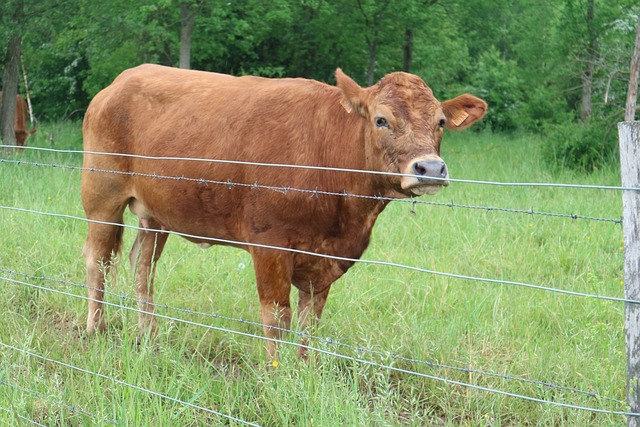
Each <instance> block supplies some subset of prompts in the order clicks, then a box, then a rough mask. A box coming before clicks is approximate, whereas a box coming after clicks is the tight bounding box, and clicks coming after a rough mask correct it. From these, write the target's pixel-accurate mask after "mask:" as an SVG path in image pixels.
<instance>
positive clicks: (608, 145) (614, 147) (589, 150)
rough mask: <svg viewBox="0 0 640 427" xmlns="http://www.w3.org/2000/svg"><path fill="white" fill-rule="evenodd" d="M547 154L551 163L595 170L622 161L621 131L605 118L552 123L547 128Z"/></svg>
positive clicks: (585, 170) (587, 170) (548, 161)
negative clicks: (619, 135) (619, 136)
mask: <svg viewBox="0 0 640 427" xmlns="http://www.w3.org/2000/svg"><path fill="white" fill-rule="evenodd" d="M543 155H544V159H545V161H546V162H547V164H549V165H551V166H556V167H558V166H559V167H564V168H569V169H574V170H581V171H584V172H593V171H594V170H597V169H601V168H603V167H610V166H611V165H612V164H614V163H616V162H617V161H618V159H619V151H618V133H617V132H616V130H615V127H614V126H613V125H612V124H611V123H610V122H607V121H604V120H594V121H590V122H587V123H581V122H577V123H576V122H571V121H569V122H567V123H560V124H556V125H551V126H548V127H547V128H546V130H545V145H544V150H543Z"/></svg>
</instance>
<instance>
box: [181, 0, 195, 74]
mask: <svg viewBox="0 0 640 427" xmlns="http://www.w3.org/2000/svg"><path fill="white" fill-rule="evenodd" d="M195 24H196V10H195V5H194V4H193V3H189V2H181V3H180V68H185V69H189V68H191V34H193V27H194V26H195Z"/></svg>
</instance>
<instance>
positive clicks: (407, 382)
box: [0, 124, 627, 426]
mask: <svg viewBox="0 0 640 427" xmlns="http://www.w3.org/2000/svg"><path fill="white" fill-rule="evenodd" d="M38 132H39V134H38V138H37V139H35V140H31V141H30V143H31V144H32V145H39V146H42V147H51V144H50V138H49V136H50V135H51V136H52V137H53V140H54V145H53V148H72V149H80V148H81V135H80V129H79V125H77V124H58V125H55V126H54V125H51V126H48V127H47V126H42V127H41V128H40V129H39V131H38ZM541 144H542V141H541V140H540V139H539V138H538V137H529V136H519V137H510V136H502V135H491V134H480V135H478V134H473V133H460V134H449V135H447V136H446V137H445V141H444V143H443V152H442V155H443V157H444V159H445V160H446V161H447V163H448V165H449V169H450V171H451V175H452V177H454V178H465V179H474V180H487V181H502V182H514V181H517V182H563V183H581V184H602V185H619V182H620V179H619V171H618V169H617V168H614V167H612V168H611V169H610V170H602V171H598V172H596V173H593V174H591V175H581V174H577V173H570V172H566V171H558V170H551V169H549V168H548V167H547V166H546V165H545V164H544V163H543V162H542V161H541V157H540V145H541ZM5 158H6V159H20V160H23V161H28V162H39V163H43V164H44V163H46V164H66V165H74V166H79V165H80V164H81V155H79V154H60V153H50V152H34V151H30V150H25V151H24V152H23V153H22V154H20V155H17V156H14V155H11V156H9V155H5ZM79 186H80V172H79V171H77V170H70V169H64V168H60V167H48V166H33V165H28V164H15V163H0V205H2V206H9V207H18V208H24V209H30V210H35V211H44V212H51V213H60V214H67V215H72V216H80V217H82V216H83V212H82V207H81V203H80V191H79ZM420 200H422V201H431V202H438V203H454V204H456V205H470V206H486V207H500V208H508V209H519V210H529V209H533V210H534V211H535V212H550V213H563V214H576V215H580V216H589V217H598V218H611V219H620V218H621V195H620V193H619V192H617V191H610V190H590V189H589V190H585V189H567V188H531V187H503V186H492V185H479V184H467V183H452V185H451V186H450V187H448V188H446V189H444V190H443V191H441V192H440V194H438V195H437V196H433V197H428V196H425V197H423V198H421V199H420ZM128 224H131V225H135V221H133V218H132V217H131V216H129V217H128ZM86 228H87V227H86V223H85V222H82V221H79V220H74V219H66V218H58V217H51V216H44V215H38V214H34V213H28V212H20V211H14V210H8V209H0V241H1V242H2V246H1V250H0V269H2V270H0V276H1V277H2V278H3V279H2V281H0V311H1V313H2V321H1V322H0V341H1V342H2V346H0V407H1V410H0V425H7V426H22V425H31V422H29V421H27V420H25V419H23V418H21V417H24V418H27V419H29V420H31V421H32V422H37V423H40V424H41V425H45V426H85V425H111V424H113V423H115V424H116V425H118V426H200V425H233V426H236V425H243V424H242V422H240V421H234V420H232V419H229V418H225V417H224V416H220V415H217V414H216V413H214V412H213V411H215V412H217V413H222V414H225V415H228V416H231V417H235V418H237V419H239V420H243V421H247V422H251V423H256V424H259V425H262V426H396V425H402V426H431V425H445V426H449V425H451V426H457V425H465V426H523V425H524V426H527V425H531V426H533V425H544V426H587V425H598V426H608V425H626V419H625V417H624V416H621V415H612V414H606V413H604V414H603V413H594V412H591V411H586V410H581V409H571V408H566V407H559V406H555V405H552V404H549V403H538V402H533V401H528V400H524V399H522V398H517V397H511V396H506V395H502V394H497V393H493V392H489V391H485V390H483V389H478V388H470V387H468V386H465V385H461V384H459V383H465V384H472V385H474V386H480V387H482V388H490V389H497V390H501V391H504V392H508V393H514V394H519V395H526V396H530V397H532V398H535V399H540V400H544V401H553V402H561V403H567V404H571V405H578V406H586V407H591V408H601V409H607V410H617V411H625V410H627V406H626V405H625V404H624V403H623V401H624V400H625V364H626V361H625V344H624V323H623V320H624V318H623V304H622V303H619V302H611V301H604V300H600V299H594V298H585V297H579V296H572V295H564V294H560V293H556V292H550V291H545V290H539V289H530V288H526V287H522V286H516V285H510V284H499V283H488V282H483V281H473V280H467V279H460V278H455V277H447V276H442V275H434V274H428V273H422V272H416V271H411V270H407V269H400V268H393V267H388V266H380V265H372V264H357V265H356V266H354V267H353V268H352V269H351V270H350V271H349V272H348V273H347V274H346V275H345V276H344V277H343V278H342V279H340V280H339V281H338V282H337V283H336V284H335V285H334V287H333V290H332V294H331V295H330V297H329V301H328V303H327V307H326V309H325V311H324V315H323V320H322V322H321V323H320V325H319V326H318V327H317V328H316V330H314V331H313V334H314V335H315V336H318V337H323V338H330V339H331V342H329V341H327V340H326V339H317V340H313V341H312V345H313V346H314V347H317V348H319V349H321V350H323V351H327V352H330V353H340V354H343V355H345V356H346V357H337V356H333V355H329V354H320V355H319V356H318V357H317V358H312V360H311V362H309V363H302V362H299V361H298V360H297V358H296V354H297V347H296V346H294V345H284V346H283V348H282V354H281V359H280V365H279V366H278V367H277V369H271V370H267V369H265V365H266V360H267V359H266V354H265V350H264V341H263V340H262V339H260V338H255V337H250V336H245V335H240V334H238V333H234V332H229V331H226V332H225V331H221V330H215V329H211V328H206V327H204V326H198V325H194V324H186V323H184V322H180V321H178V320H175V319H167V318H161V319H159V322H158V324H159V327H160V333H159V336H158V337H157V339H156V340H155V341H153V342H146V343H143V344H141V345H136V325H137V314H136V313H135V312H133V311H130V310H127V309H125V308H120V307H117V306H112V307H109V308H108V310H107V320H108V330H107V333H106V334H105V335H104V336H98V337H91V338H88V337H85V336H84V335H83V334H82V330H83V328H84V324H85V311H86V301H85V300H83V299H82V298H76V297H73V296H69V295H63V294H59V293H54V292H53V291H50V290H45V289H41V288H34V287H30V286H28V285H26V284H23V283H20V282H26V283H30V284H34V285H37V286H40V287H47V288H50V289H55V290H58V291H63V292H66V293H70V294H74V295H78V296H80V297H85V296H86V290H85V289H82V288H81V287H78V286H74V284H82V283H84V261H83V258H82V255H81V253H82V246H83V243H84V238H85V233H86ZM134 234H135V233H134V232H133V231H132V230H128V231H127V232H125V246H124V247H125V248H128V247H130V245H131V243H132V241H133V237H134ZM622 249H623V242H622V229H621V226H620V225H619V224H616V223H613V222H605V221H591V220H585V219H571V218H565V217H552V216H543V215H530V214H523V213H511V212H501V211H496V210H488V209H468V208H463V207H457V206H456V207H447V206H437V205H424V204H416V205H415V206H412V204H410V203H399V202H396V203H392V204H391V205H390V206H389V207H388V208H387V210H386V211H385V212H384V213H383V214H382V215H381V217H380V219H379V221H378V223H377V224H376V227H375V229H374V234H373V239H372V243H371V245H370V247H369V249H368V250H367V252H365V255H364V257H363V258H365V259H368V260H379V261H390V262H394V263H399V264H404V265H410V266H416V267H420V268H423V269H428V270H434V271H438V272H443V273H455V274H459V275H465V276H474V277H481V278H491V279H500V280H506V281H515V282H522V283H528V284H535V285H539V286H546V287H552V288H557V289H564V290H571V291H576V292H582V293H588V294H601V295H609V296H615V297H622V296H623V282H622V280H623V274H622V269H623V250H622ZM125 256H126V252H125V253H124V254H123V256H122V258H125ZM127 264H128V263H125V262H122V263H120V266H119V268H118V274H117V276H116V279H114V281H113V283H110V286H109V288H108V290H109V291H110V292H112V293H113V294H109V295H108V297H107V301H109V302H111V303H113V304H114V305H124V306H126V307H131V308H134V307H135V306H136V304H135V303H134V302H133V301H131V300H130V299H128V298H134V297H135V293H134V289H133V285H132V277H131V272H130V271H129V267H128V265H127ZM34 276H35V277H34ZM48 279H53V280H48ZM68 282H71V283H68ZM293 292H295V291H293ZM292 299H293V300H294V301H295V300H296V298H295V295H294V298H292ZM156 302H157V303H158V304H160V305H162V304H166V305H168V306H171V307H175V308H179V309H183V310H186V311H179V310H176V309H175V308H166V307H164V308H163V307H158V309H157V312H158V313H159V314H161V315H164V316H168V317H172V318H181V319H186V320H189V321H190V322H194V323H199V324H206V325H211V326H214V327H216V328H222V329H228V330H230V331H237V332H240V333H243V334H249V335H257V336H258V337H261V336H262V330H261V328H260V327H259V326H256V325H255V324H252V322H258V321H259V311H258V307H259V305H258V298H257V292H256V289H255V283H254V278H253V272H252V268H251V260H250V257H249V256H248V254H246V253H244V252H242V251H239V250H236V249H230V248H224V247H213V248H211V249H209V250H207V251H202V250H200V249H198V248H197V247H196V246H195V245H192V244H190V243H188V242H187V241H185V240H182V239H180V238H178V237H175V236H173V237H171V238H170V239H169V241H168V244H167V247H166V249H165V252H164V255H163V257H162V258H161V260H160V263H159V265H158V272H157V281H156ZM202 313H207V314H208V315H204V314H202ZM213 314H217V315H219V316H218V317H215V316H212V315H213ZM220 316H225V317H230V318H233V319H236V320H233V319H227V318H222V317H220ZM238 319H244V320H243V321H238ZM287 339H288V340H290V341H293V342H295V341H297V337H296V336H295V335H294V334H289V335H288V336H287ZM332 342H339V343H343V344H348V345H349V347H343V346H338V345H335V344H332ZM8 346H11V347H15V348H18V349H20V350H16V349H14V348H11V347H8ZM366 350H373V351H374V353H372V352H369V351H366ZM27 351H28V352H29V353H27ZM30 353H33V354H35V355H37V356H35V355H32V354H30ZM44 358H46V359H44ZM356 359H363V360H367V361H370V362H373V364H372V363H362V362H359V361H356ZM54 361H57V362H62V363H63V364H64V365H63V364H61V363H57V362H54ZM420 361H423V362H429V363H419V362H420ZM434 364H436V365H434ZM67 365H72V366H73V367H76V368H80V369H82V370H86V371H90V372H92V373H87V372H83V371H80V370H78V369H74V368H72V367H70V366H67ZM442 365H447V366H451V367H456V368H462V370H460V369H450V368H446V367H444V366H442ZM404 371H411V372H414V373H411V372H409V373H407V372H404ZM478 371H482V372H490V373H494V374H500V375H501V376H488V375H484V374H482V373H481V372H478ZM96 373H97V374H98V375H96ZM416 373H418V374H419V375H418V374H416ZM434 377H437V378H444V379H447V380H451V381H455V382H457V383H448V382H444V381H442V380H439V379H434ZM518 378H521V379H526V380H535V382H530V381H521V380H518ZM125 383H126V384H125ZM542 383H551V384H554V385H557V386H562V387H564V388H558V387H549V386H546V385H544V384H542ZM131 386H134V387H139V388H142V389H145V390H150V391H153V392H155V393H160V394H162V395H165V396H166V397H161V396H158V395H154V394H152V393H149V392H147V391H141V390H139V389H136V388H134V387H131ZM572 389H578V390H580V391H582V393H580V392H576V391H573V390H572ZM589 393H591V394H589ZM174 399H177V400H178V401H176V400H174ZM611 399H614V400H611ZM616 400H617V401H616ZM185 402H186V404H185ZM190 405H196V406H198V407H202V408H206V409H208V410H205V409H198V408H195V407H193V406H190Z"/></svg>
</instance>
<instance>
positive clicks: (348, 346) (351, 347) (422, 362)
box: [0, 267, 625, 405]
mask: <svg viewBox="0 0 640 427" xmlns="http://www.w3.org/2000/svg"><path fill="white" fill-rule="evenodd" d="M0 271H3V272H5V273H9V274H12V275H14V276H21V277H23V278H25V279H36V280H42V281H46V282H51V283H57V284H61V285H65V286H72V287H75V288H77V289H83V290H97V291H99V292H101V293H103V294H104V295H110V296H113V297H114V298H117V299H118V300H120V301H129V302H133V303H136V304H139V305H142V306H144V305H148V304H150V303H149V302H147V301H141V300H139V299H137V298H133V297H130V296H128V295H124V294H118V293H116V292H111V291H108V290H105V289H95V288H90V287H89V286H87V285H84V284H81V283H74V282H71V281H69V280H64V279H54V278H51V277H46V276H44V275H42V276H36V275H32V274H26V273H20V272H18V271H14V270H11V269H8V268H4V267H0ZM0 279H2V278H1V277H0ZM153 305H154V307H155V308H156V309H164V310H168V311H169V310H170V311H176V312H179V313H184V314H188V315H196V316H202V317H207V318H212V319H221V320H227V321H232V322H236V323H240V324H245V325H249V326H254V327H257V328H264V327H265V326H266V325H264V324H262V323H260V322H253V321H250V320H245V319H238V318H235V317H230V316H225V315H222V314H218V313H205V312H201V311H196V310H191V309H186V308H181V307H174V306H170V305H167V304H162V303H153ZM267 327H269V328H270V329H276V330H279V331H281V332H285V333H290V334H292V335H295V336H297V337H299V338H302V339H308V340H314V341H318V342H321V343H324V344H326V345H330V346H332V347H341V348H345V349H348V350H351V351H353V352H355V353H367V354H372V355H375V356H378V357H383V358H389V359H393V360H399V361H403V362H408V363H413V364H417V365H424V366H427V367H430V368H438V369H447V370H450V371H457V372H463V373H467V374H477V375H482V376H486V377H494V378H500V379H504V380H508V381H517V382H522V383H528V384H534V385H538V386H542V387H545V388H550V389H556V390H563V391H568V392H572V393H577V394H583V395H586V396H590V397H594V398H596V399H602V400H608V401H611V402H615V403H619V404H623V405H624V404H625V402H623V401H621V400H618V399H614V398H612V397H607V396H603V395H601V394H600V393H598V392H597V391H584V390H580V389H577V388H574V387H566V386H561V385H557V384H553V383H550V382H545V381H537V380H532V379H529V378H521V377H517V376H514V375H506V374H497V373H493V372H486V371H480V370H476V369H471V368H468V367H467V368H463V367H459V366H451V365H445V364H441V363H436V362H430V361H425V360H419V359H414V358H409V357H404V356H400V355H397V354H393V353H390V352H383V351H379V350H374V349H370V348H366V347H362V346H355V345H352V344H346V343H341V342H339V341H335V340H333V339H331V338H326V337H320V336H317V335H312V334H309V333H306V332H301V331H295V330H292V329H287V328H282V327H278V326H271V325H269V326H267Z"/></svg>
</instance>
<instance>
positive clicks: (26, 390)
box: [0, 380, 118, 425]
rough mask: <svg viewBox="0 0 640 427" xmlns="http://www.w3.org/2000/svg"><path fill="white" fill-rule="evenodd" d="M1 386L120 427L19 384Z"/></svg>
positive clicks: (0, 382) (8, 383) (5, 383)
mask: <svg viewBox="0 0 640 427" xmlns="http://www.w3.org/2000/svg"><path fill="white" fill-rule="evenodd" d="M0 386H7V387H11V388H13V389H15V390H20V391H21V392H23V393H27V394H30V395H32V396H35V397H38V398H40V399H44V400H48V401H50V402H53V403H54V404H55V405H59V406H62V407H65V408H67V409H68V410H70V411H71V412H73V413H75V414H79V415H84V416H87V417H89V418H92V419H94V420H96V421H101V422H106V423H109V424H112V425H118V423H117V422H116V421H114V420H110V419H107V418H104V419H98V417H97V416H95V415H94V414H92V413H91V412H89V411H86V410H84V409H82V408H80V407H79V406H74V405H68V404H66V403H64V402H62V401H60V400H57V399H54V398H52V397H50V396H46V395H44V394H42V393H39V392H37V391H33V390H30V389H28V388H26V387H22V386H19V385H17V384H11V383H10V382H7V381H3V380H0Z"/></svg>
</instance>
